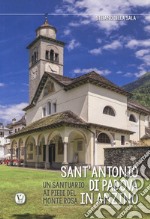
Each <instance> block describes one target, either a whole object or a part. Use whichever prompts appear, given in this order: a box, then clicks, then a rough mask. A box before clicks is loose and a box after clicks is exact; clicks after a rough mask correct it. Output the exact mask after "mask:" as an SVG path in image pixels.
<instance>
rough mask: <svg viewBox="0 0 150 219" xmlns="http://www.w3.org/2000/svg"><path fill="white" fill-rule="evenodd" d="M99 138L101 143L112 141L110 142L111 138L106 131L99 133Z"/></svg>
mask: <svg viewBox="0 0 150 219" xmlns="http://www.w3.org/2000/svg"><path fill="white" fill-rule="evenodd" d="M97 140H98V142H99V143H105V144H106V143H108V144H110V143H111V142H110V138H109V137H108V135H107V134H105V133H100V134H99V135H98V138H97Z"/></svg>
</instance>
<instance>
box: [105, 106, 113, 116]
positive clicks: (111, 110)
mask: <svg viewBox="0 0 150 219" xmlns="http://www.w3.org/2000/svg"><path fill="white" fill-rule="evenodd" d="M103 114H107V115H110V116H115V112H114V110H113V108H111V107H110V106H105V108H104V110H103Z"/></svg>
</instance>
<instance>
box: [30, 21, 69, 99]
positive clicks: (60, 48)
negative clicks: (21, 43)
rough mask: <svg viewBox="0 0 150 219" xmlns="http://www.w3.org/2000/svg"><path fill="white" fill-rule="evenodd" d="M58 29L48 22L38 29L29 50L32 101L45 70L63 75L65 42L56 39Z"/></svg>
mask: <svg viewBox="0 0 150 219" xmlns="http://www.w3.org/2000/svg"><path fill="white" fill-rule="evenodd" d="M56 33H57V30H56V28H55V27H53V26H52V25H50V24H49V23H48V20H47V18H45V22H44V24H43V25H41V26H40V27H38V28H37V29H36V38H35V40H33V42H31V43H30V44H29V45H28V46H27V49H28V50H29V96H30V102H31V101H32V99H33V97H34V94H35V92H36V90H37V87H38V85H39V83H40V80H41V78H42V76H43V74H44V72H49V73H54V74H59V75H63V63H64V58H63V56H64V55H63V54H64V45H65V44H64V43H63V42H61V41H59V40H57V39H56Z"/></svg>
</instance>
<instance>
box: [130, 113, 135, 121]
mask: <svg viewBox="0 0 150 219" xmlns="http://www.w3.org/2000/svg"><path fill="white" fill-rule="evenodd" d="M129 121H131V122H136V118H135V116H134V115H133V114H131V115H130V117H129Z"/></svg>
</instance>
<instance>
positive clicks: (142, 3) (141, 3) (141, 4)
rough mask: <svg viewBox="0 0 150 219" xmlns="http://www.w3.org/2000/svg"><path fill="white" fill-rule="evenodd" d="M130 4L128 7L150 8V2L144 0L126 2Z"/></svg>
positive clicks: (149, 0)
mask: <svg viewBox="0 0 150 219" xmlns="http://www.w3.org/2000/svg"><path fill="white" fill-rule="evenodd" d="M128 1H129V3H130V6H135V7H137V6H139V7H147V6H148V7H149V6H150V0H144V1H140V0H128Z"/></svg>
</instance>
